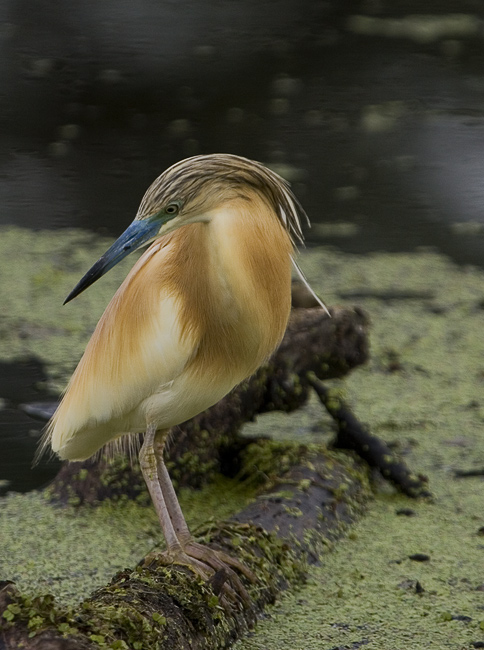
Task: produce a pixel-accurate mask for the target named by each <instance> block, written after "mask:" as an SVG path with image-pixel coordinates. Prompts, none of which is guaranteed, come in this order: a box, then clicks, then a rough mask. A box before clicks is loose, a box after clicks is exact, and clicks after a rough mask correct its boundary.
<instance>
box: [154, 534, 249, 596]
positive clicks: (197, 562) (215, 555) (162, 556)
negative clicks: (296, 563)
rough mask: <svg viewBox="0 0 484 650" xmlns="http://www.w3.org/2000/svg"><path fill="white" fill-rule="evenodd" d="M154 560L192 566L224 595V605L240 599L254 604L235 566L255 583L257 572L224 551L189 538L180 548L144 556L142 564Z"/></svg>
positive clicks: (203, 578) (216, 592) (191, 567)
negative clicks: (255, 573) (253, 571)
mask: <svg viewBox="0 0 484 650" xmlns="http://www.w3.org/2000/svg"><path fill="white" fill-rule="evenodd" d="M153 561H156V562H157V563H160V564H163V565H166V566H169V565H172V564H179V565H181V566H187V567H189V568H190V569H191V570H192V571H193V572H194V573H196V574H197V575H199V576H200V577H201V578H202V580H204V581H205V582H207V583H208V584H210V586H211V587H212V589H213V591H214V592H215V594H216V595H217V596H219V595H220V596H221V604H222V606H224V607H225V605H226V604H232V605H234V604H236V603H239V602H240V601H242V603H243V604H244V605H245V606H246V607H250V606H251V604H252V601H251V599H250V596H249V594H248V592H247V589H246V588H245V587H244V585H243V584H242V581H241V579H240V578H239V576H238V575H237V573H236V572H235V571H234V568H235V569H237V570H238V571H240V572H241V573H242V574H243V575H244V576H245V577H246V578H247V579H248V580H250V581H251V582H255V581H256V577H255V575H254V574H253V573H252V571H250V569H248V568H247V567H246V566H245V565H244V564H242V562H240V561H239V560H237V559H236V558H233V557H231V556H230V555H228V554H227V553H224V552H223V551H217V550H215V549H213V548H210V547H209V546H204V545H203V544H199V543H198V542H194V541H189V542H188V543H187V544H185V545H184V547H183V548H180V549H171V550H167V551H164V552H161V553H160V552H157V551H152V552H151V553H149V554H148V555H147V556H146V557H145V558H144V559H143V561H142V566H145V567H148V566H149V565H150V564H151V563H152V562H153ZM232 567H233V568H232Z"/></svg>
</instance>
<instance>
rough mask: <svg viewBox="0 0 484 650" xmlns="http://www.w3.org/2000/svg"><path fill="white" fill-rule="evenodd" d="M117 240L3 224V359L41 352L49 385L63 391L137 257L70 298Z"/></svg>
mask: <svg viewBox="0 0 484 650" xmlns="http://www.w3.org/2000/svg"><path fill="white" fill-rule="evenodd" d="M111 243H112V240H111V239H108V238H102V237H96V236H94V235H92V234H89V233H86V232H85V231H81V230H74V229H72V230H64V231H59V232H55V233H53V232H51V231H38V232H32V231H30V230H26V229H23V228H17V227H15V226H9V227H1V228H0V258H1V260H2V262H1V271H2V283H1V286H0V304H1V305H2V313H1V314H0V358H1V359H3V360H13V359H18V358H25V357H29V356H36V357H38V358H39V359H40V360H42V361H44V362H45V363H46V364H48V368H47V370H48V375H49V385H50V387H51V389H52V390H53V391H56V392H59V391H60V390H62V389H63V388H64V386H65V384H66V382H67V380H68V378H69V376H70V374H71V373H72V371H73V370H74V368H75V366H76V365H77V362H78V361H79V358H80V357H81V355H82V353H83V351H84V348H85V345H86V343H87V341H88V340H89V337H90V335H91V333H92V331H93V329H94V327H95V325H96V323H97V321H98V320H99V317H100V316H101V314H102V312H103V310H104V307H105V306H106V305H107V303H108V302H109V300H110V298H111V297H112V295H113V294H114V292H115V291H116V289H117V288H118V286H119V285H120V284H121V282H122V280H123V279H124V277H125V276H126V273H127V271H128V269H129V268H130V267H131V266H132V263H133V260H129V261H128V260H125V261H123V262H121V263H120V264H119V265H118V266H116V268H114V269H113V270H112V271H111V272H110V273H109V274H107V275H106V277H105V278H103V279H102V280H101V281H100V282H99V287H97V288H96V291H88V292H86V293H85V294H84V295H83V296H82V298H79V299H78V300H76V301H73V302H72V303H69V305H66V306H63V304H62V303H63V302H64V299H65V297H66V295H67V294H68V293H69V292H70V290H71V289H72V288H73V287H74V285H75V284H76V283H77V282H78V280H79V279H80V277H81V276H82V275H83V274H84V273H85V272H86V271H87V270H88V269H89V268H90V266H91V265H92V264H93V263H94V262H95V261H96V260H97V259H98V257H100V256H101V255H102V253H103V252H104V251H105V250H106V248H107V247H108V246H110V244H111Z"/></svg>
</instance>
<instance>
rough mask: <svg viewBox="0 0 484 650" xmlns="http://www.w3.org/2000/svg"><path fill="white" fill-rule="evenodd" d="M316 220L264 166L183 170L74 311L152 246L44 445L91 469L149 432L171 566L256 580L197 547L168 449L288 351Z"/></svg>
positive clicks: (115, 248) (153, 481)
mask: <svg viewBox="0 0 484 650" xmlns="http://www.w3.org/2000/svg"><path fill="white" fill-rule="evenodd" d="M303 217H304V218H305V213H304V211H303V209H302V207H301V206H300V204H299V202H298V201H297V199H296V198H295V197H294V195H293V194H292V192H291V191H290V189H289V186H288V185H287V183H286V182H285V181H284V180H283V179H282V178H280V177H279V176H278V175H277V174H275V173H274V172H272V171H270V170H269V169H267V168H265V167H264V166H263V165H261V164H259V163H257V162H252V161H250V160H247V159H245V158H241V157H238V156H234V155H227V154H213V155H206V156H195V157H193V158H189V159H187V160H183V161H181V162H179V163H177V164H175V165H173V166H172V167H170V168H169V169H167V170H166V171H165V172H164V173H163V174H161V176H159V178H157V179H156V181H155V182H154V183H153V184H152V185H151V187H150V188H149V189H148V191H147V192H146V194H145V196H144V198H143V200H142V202H141V205H140V207H139V210H138V214H137V216H136V218H135V220H134V221H133V223H132V224H131V225H130V226H129V227H128V228H127V230H126V231H125V232H124V233H123V234H122V235H121V236H120V237H119V239H118V240H117V241H116V242H115V243H114V244H113V245H112V246H111V248H110V249H109V250H108V251H107V252H106V253H104V255H103V256H102V257H101V258H100V259H99V260H98V261H97V262H96V263H95V264H94V266H93V267H92V268H91V269H90V270H89V271H88V272H87V273H86V275H85V276H84V277H83V278H82V280H81V281H80V282H79V283H78V285H77V286H76V287H75V288H74V290H73V291H72V292H71V293H70V294H69V296H68V297H67V299H66V302H68V301H69V300H71V299H72V298H74V297H75V296H77V295H78V294H79V293H81V292H82V291H84V289H86V288H87V287H89V286H90V285H91V284H92V283H93V282H95V281H96V280H98V279H99V278H100V277H101V276H102V275H104V274H105V273H106V272H107V271H108V270H109V269H111V268H112V267H113V266H114V265H115V264H117V263H118V262H119V261H120V260H122V259H123V258H124V257H126V256H127V255H128V254H129V253H131V252H132V251H134V250H136V249H137V248H139V247H140V246H142V245H144V244H151V245H150V246H149V248H148V249H147V250H146V251H145V252H144V253H143V255H142V256H141V257H140V258H139V260H138V261H137V262H136V264H135V265H134V267H133V268H132V270H131V271H130V273H129V274H128V276H127V277H126V279H125V280H124V282H123V283H122V285H121V286H120V288H119V289H118V291H117V292H116V294H115V295H114V297H113V299H112V300H111V302H110V303H109V305H108V307H107V309H106V311H105V312H104V314H103V316H102V317H101V320H100V321H99V323H98V325H97V327H96V329H95V331H94V333H93V335H92V338H91V340H90V341H89V343H88V345H87V348H86V351H85V353H84V356H83V357H82V359H81V361H80V363H79V365H78V366H77V369H76V371H75V372H74V374H73V376H72V379H71V380H70V382H69V385H68V387H67V390H66V393H65V395H64V397H63V399H62V402H61V403H60V405H59V407H58V409H57V411H56V413H55V414H54V416H53V418H52V420H51V422H50V423H49V425H48V428H47V431H46V435H45V439H44V443H43V445H44V447H45V446H47V445H48V443H50V445H51V447H52V450H53V451H54V452H56V453H57V454H58V455H59V456H60V458H63V459H68V460H84V459H87V458H89V457H90V456H92V455H93V454H94V453H95V452H96V451H98V450H99V449H100V448H101V447H102V446H103V445H105V444H106V443H109V442H111V441H113V440H114V439H117V438H118V437H120V436H123V435H126V434H132V433H139V432H145V435H144V442H143V445H142V447H141V451H140V466H141V470H142V472H143V476H144V479H145V481H146V484H147V486H148V489H149V492H150V495H151V498H152V500H153V504H154V507H155V509H156V512H157V515H158V518H159V521H160V524H161V528H162V531H163V534H164V537H165V540H166V545H167V550H166V551H165V556H164V557H165V560H166V561H170V562H171V561H174V562H178V563H182V564H188V565H190V566H191V567H193V568H194V569H195V571H196V572H198V573H199V574H200V575H202V576H204V577H208V576H210V575H211V573H213V572H214V571H217V570H219V569H221V568H227V570H228V571H229V572H231V573H232V574H233V570H232V569H230V568H228V567H236V568H238V569H240V570H242V571H244V568H243V567H242V566H241V565H240V564H239V563H238V562H237V561H236V560H235V559H233V558H230V557H229V556H227V555H225V554H223V553H221V552H218V551H214V550H213V549H209V548H208V547H204V546H202V545H200V544H198V543H196V542H195V541H194V539H193V538H192V536H191V534H190V531H189V528H188V526H187V524H186V521H185V518H184V516H183V514H182V511H181V508H180V506H179V503H178V500H177V497H176V494H175V491H174V489H173V486H172V483H171V481H170V477H169V475H168V471H167V469H166V467H165V463H164V461H163V447H164V445H165V441H166V438H167V434H168V431H169V429H170V428H171V427H173V426H174V425H177V424H180V423H182V422H184V421H186V420H188V419H190V418H191V417H193V416H195V415H196V414H198V413H200V412H201V411H203V410H205V409H207V408H208V407H210V406H212V405H213V404H215V403H216V402H218V401H219V400H220V399H221V398H222V397H224V395H226V394H227V393H228V392H229V391H230V390H231V389H232V388H233V387H234V386H236V385H237V384H239V383H240V382H241V381H243V380H244V379H245V378H246V377H248V376H250V375H251V374H252V373H253V372H254V371H255V370H256V369H257V368H258V367H259V366H260V365H261V364H262V362H263V361H264V360H265V359H267V357H268V356H269V355H270V354H271V353H272V352H273V350H274V349H275V348H276V347H277V345H278V344H279V342H280V341H281V339H282V337H283V334H284V331H285V328H286V324H287V320H288V317H289V311H290V305H291V263H292V261H293V254H294V245H295V242H296V241H297V240H300V239H301V238H302V232H301V226H300V219H301V218H303ZM245 572H246V573H247V571H245Z"/></svg>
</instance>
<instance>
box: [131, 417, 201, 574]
mask: <svg viewBox="0 0 484 650" xmlns="http://www.w3.org/2000/svg"><path fill="white" fill-rule="evenodd" d="M155 437H156V428H155V427H153V426H148V429H147V431H146V433H145V437H144V441H143V446H142V447H141V451H140V454H139V462H140V467H141V472H142V473H143V478H144V480H145V482H146V486H147V487H148V491H149V493H150V496H151V500H152V501H153V505H154V506H155V510H156V514H157V515H158V519H159V522H160V526H161V530H162V531H163V535H164V537H165V541H166V546H167V555H168V557H169V558H172V559H177V560H179V561H180V562H182V563H184V564H189V565H192V566H194V568H195V569H196V570H197V572H198V573H199V574H200V575H201V576H202V577H204V578H208V576H209V574H210V571H207V567H206V566H205V565H204V564H203V563H202V562H199V561H197V560H192V558H189V557H188V556H187V555H186V554H185V552H184V549H183V546H182V544H181V543H180V540H179V539H178V536H177V533H176V530H175V527H174V526H173V522H172V520H171V517H170V512H169V509H168V505H167V503H166V501H165V497H164V495H163V491H162V489H161V483H160V479H159V476H158V463H157V455H156V452H155ZM161 447H163V445H161ZM162 453H163V450H162ZM175 498H176V497H175ZM185 526H186V524H185ZM187 530H188V528H187Z"/></svg>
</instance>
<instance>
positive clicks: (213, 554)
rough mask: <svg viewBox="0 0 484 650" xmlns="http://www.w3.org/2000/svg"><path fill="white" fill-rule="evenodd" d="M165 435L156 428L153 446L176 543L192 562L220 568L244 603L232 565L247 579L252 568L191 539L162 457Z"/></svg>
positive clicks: (242, 588)
mask: <svg viewBox="0 0 484 650" xmlns="http://www.w3.org/2000/svg"><path fill="white" fill-rule="evenodd" d="M165 439H166V432H162V431H159V432H158V434H157V435H156V436H155V439H154V445H153V449H154V454H155V456H156V462H157V474H158V479H159V485H160V489H161V493H162V495H163V501H164V503H165V505H166V508H167V510H168V512H169V515H170V519H171V523H172V527H173V529H174V531H175V533H176V536H177V539H178V543H179V544H180V545H181V547H182V549H183V552H184V554H185V555H187V556H188V557H189V558H191V560H192V562H194V563H195V565H198V564H200V563H202V564H203V565H204V566H205V567H206V568H209V569H211V570H213V571H215V572H217V571H221V570H223V571H225V573H226V574H227V577H228V579H229V581H230V582H231V583H232V584H233V587H234V589H235V591H236V592H237V593H238V594H239V595H240V596H241V597H242V599H243V600H244V601H245V602H246V603H247V604H250V598H249V595H248V593H247V591H246V589H245V587H244V586H243V584H242V583H241V581H240V578H239V577H238V576H237V574H236V573H234V571H233V568H235V569H238V570H239V571H240V572H241V573H242V574H243V575H245V577H246V578H248V579H249V580H250V581H251V582H255V576H254V574H253V573H252V571H250V570H249V569H248V568H247V567H246V566H245V565H244V564H242V562H240V561H239V560H237V559H236V558H233V557H231V556H230V555H228V554H227V553H224V552H223V551H217V550H215V549H213V548H210V547H208V546H204V545H203V544H200V543H198V542H196V541H195V540H194V539H193V537H192V535H191V533H190V530H189V528H188V525H187V522H186V520H185V517H184V515H183V512H182V509H181V508H180V504H179V502H178V497H177V495H176V492H175V489H174V487H173V483H172V482H171V479H170V475H169V473H168V470H167V469H166V465H165V461H164V459H163V448H164V445H165Z"/></svg>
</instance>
